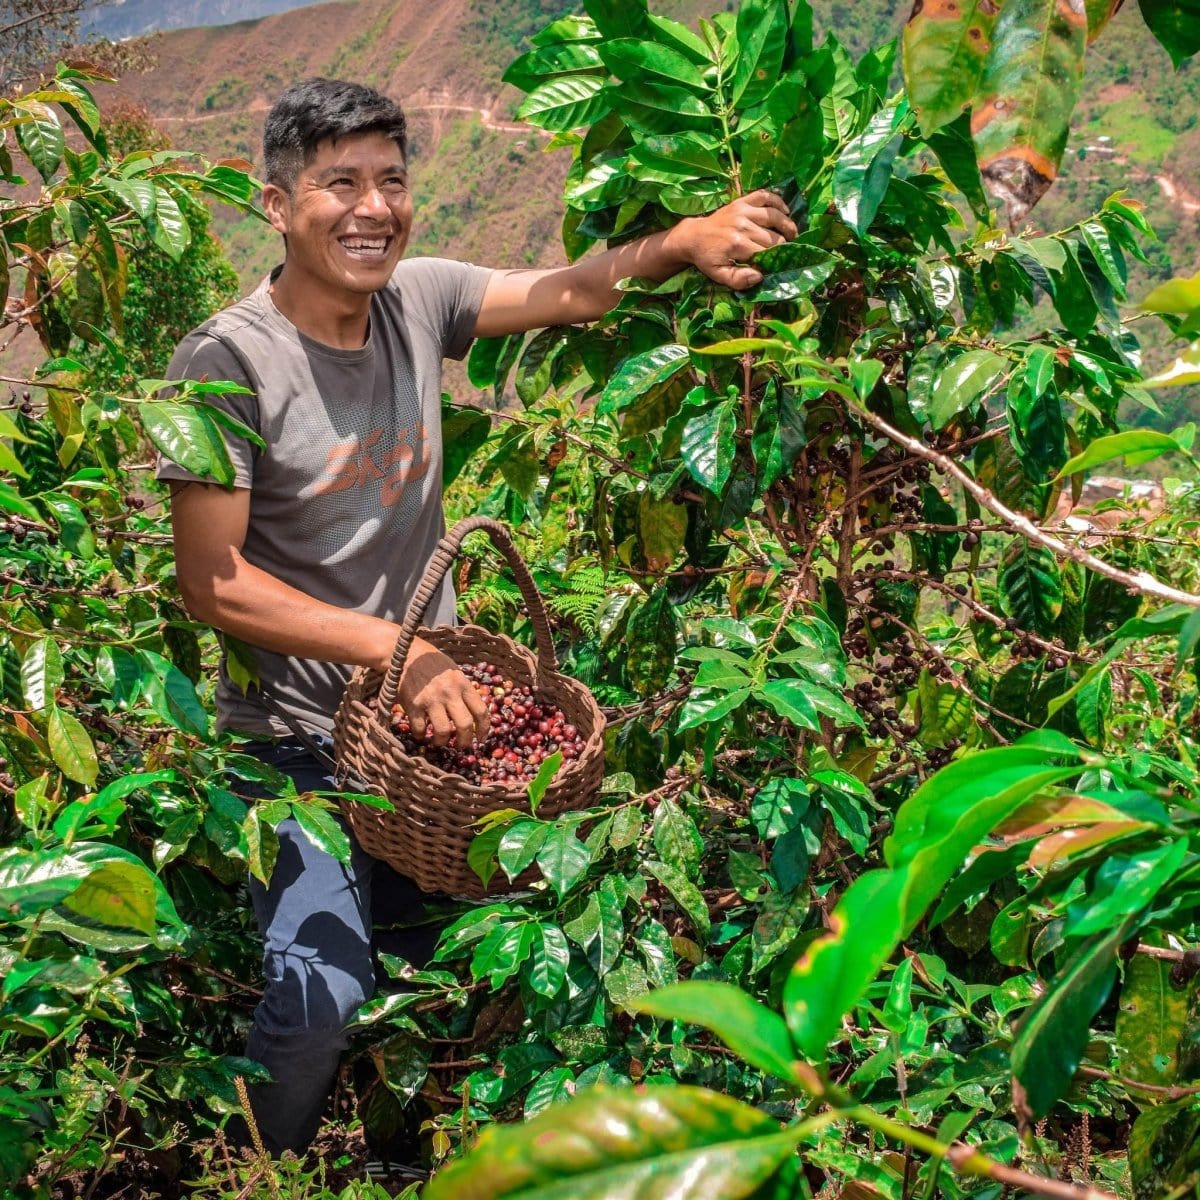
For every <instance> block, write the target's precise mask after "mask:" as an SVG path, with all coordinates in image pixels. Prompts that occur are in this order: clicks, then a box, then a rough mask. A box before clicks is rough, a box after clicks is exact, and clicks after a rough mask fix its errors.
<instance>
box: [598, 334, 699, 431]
mask: <svg viewBox="0 0 1200 1200" xmlns="http://www.w3.org/2000/svg"><path fill="white" fill-rule="evenodd" d="M690 361H691V358H690V355H689V353H688V348H687V347H686V346H679V345H674V344H670V345H664V346H656V347H655V348H654V349H653V350H647V351H645V352H643V353H641V354H636V355H634V356H633V357H632V358H627V359H626V360H625V361H624V362H623V363H622V364H621V366H620V368H619V369H618V370H617V372H616V374H615V375H613V377H612V378H611V379H610V380H609V381H608V383H607V384H605V386H604V391H603V392H601V394H600V399H599V401H598V402H597V404H596V412H597V413H598V414H599V415H600V416H605V415H607V414H609V413H614V412H619V411H620V410H621V409H623V408H627V407H628V406H629V405H630V404H632V403H633V402H634V401H635V400H636V399H638V398H639V397H640V396H644V395H646V393H647V392H649V391H650V390H651V389H652V388H655V387H657V386H659V385H660V384H663V383H666V382H668V381H669V380H670V379H672V378H673V377H674V376H675V375H677V374H678V373H679V372H680V371H682V370H683V369H684V367H686V366H688V365H689V363H690Z"/></svg>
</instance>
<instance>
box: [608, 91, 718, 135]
mask: <svg viewBox="0 0 1200 1200" xmlns="http://www.w3.org/2000/svg"><path fill="white" fill-rule="evenodd" d="M606 95H607V97H608V100H609V102H610V103H611V105H612V107H613V108H615V109H616V110H617V112H619V113H620V114H621V116H622V117H624V119H625V123H626V124H627V125H628V126H629V127H630V128H631V129H636V130H637V131H638V132H640V133H664V134H672V133H680V132H685V131H688V130H698V131H700V132H707V133H713V134H715V132H716V131H717V129H718V122H717V117H716V114H715V113H713V111H712V110H711V109H710V108H709V107H708V105H707V104H705V102H704V101H703V100H701V99H700V97H699V96H697V95H696V93H695V92H689V91H688V90H687V89H686V88H681V87H672V86H671V85H670V84H665V83H644V82H642V81H640V80H634V81H629V82H626V83H620V84H616V85H610V86H609V88H608V90H607V92H606Z"/></svg>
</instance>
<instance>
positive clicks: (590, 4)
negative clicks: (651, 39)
mask: <svg viewBox="0 0 1200 1200" xmlns="http://www.w3.org/2000/svg"><path fill="white" fill-rule="evenodd" d="M583 7H584V10H585V11H586V12H587V14H588V16H589V17H591V18H592V20H593V21H595V23H596V29H597V30H598V31H599V33H600V36H601V37H602V38H626V37H644V36H645V35H646V34H647V33H648V32H649V30H648V25H649V21H648V14H647V4H646V0H583ZM568 19H569V18H568Z"/></svg>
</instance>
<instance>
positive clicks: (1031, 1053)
mask: <svg viewBox="0 0 1200 1200" xmlns="http://www.w3.org/2000/svg"><path fill="white" fill-rule="evenodd" d="M1133 923H1134V918H1133V917H1128V918H1126V919H1125V920H1124V921H1122V922H1121V923H1120V924H1119V925H1115V926H1112V927H1111V928H1109V929H1107V930H1104V931H1102V932H1100V933H1097V934H1095V935H1094V936H1093V937H1091V938H1089V939H1088V940H1087V941H1085V942H1083V943H1082V944H1080V945H1079V946H1078V948H1077V949H1076V950H1075V952H1074V954H1073V955H1072V956H1071V958H1070V959H1068V961H1067V962H1066V964H1065V965H1064V966H1063V968H1062V969H1061V970H1060V971H1058V972H1057V973H1056V974H1055V976H1054V979H1053V980H1052V981H1051V982H1050V983H1049V985H1048V986H1047V987H1046V990H1045V991H1044V992H1043V993H1042V994H1041V995H1040V996H1039V997H1038V998H1037V999H1036V1000H1035V1001H1034V1003H1033V1005H1032V1006H1031V1007H1030V1009H1029V1010H1028V1012H1027V1013H1026V1014H1025V1016H1024V1017H1023V1018H1022V1020H1021V1024H1020V1025H1019V1026H1018V1027H1017V1033H1016V1037H1015V1038H1014V1039H1013V1047H1012V1067H1013V1074H1014V1075H1015V1076H1016V1078H1017V1079H1018V1080H1020V1082H1021V1085H1022V1086H1023V1087H1024V1088H1025V1094H1026V1098H1027V1100H1028V1103H1029V1107H1030V1110H1031V1111H1032V1112H1033V1115H1034V1117H1036V1118H1041V1117H1044V1116H1046V1115H1047V1114H1048V1113H1049V1112H1050V1109H1051V1108H1053V1107H1054V1103H1055V1101H1057V1100H1058V1099H1059V1097H1061V1096H1062V1095H1063V1094H1064V1093H1065V1092H1066V1090H1067V1088H1068V1087H1070V1085H1071V1080H1072V1079H1073V1078H1074V1077H1075V1072H1076V1070H1077V1069H1078V1067H1079V1063H1080V1061H1081V1060H1082V1059H1083V1052H1084V1051H1085V1050H1086V1049H1087V1045H1088V1042H1089V1041H1090V1040H1091V1036H1092V1035H1091V1022H1092V1018H1093V1017H1094V1016H1095V1015H1096V1013H1097V1012H1098V1011H1099V1009H1100V1006H1101V1005H1102V1004H1103V1003H1104V1001H1105V1000H1106V999H1107V998H1108V993H1109V991H1110V990H1111V989H1112V985H1113V981H1114V980H1115V979H1116V977H1117V951H1118V949H1119V948H1120V946H1121V943H1122V942H1124V941H1125V939H1126V937H1128V936H1129V931H1130V928H1131V927H1132V925H1133Z"/></svg>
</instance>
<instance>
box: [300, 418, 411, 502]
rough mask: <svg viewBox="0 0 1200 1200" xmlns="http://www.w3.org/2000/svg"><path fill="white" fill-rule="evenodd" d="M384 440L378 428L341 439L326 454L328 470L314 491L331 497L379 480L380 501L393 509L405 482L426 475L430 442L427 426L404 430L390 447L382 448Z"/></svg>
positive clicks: (315, 493)
mask: <svg viewBox="0 0 1200 1200" xmlns="http://www.w3.org/2000/svg"><path fill="white" fill-rule="evenodd" d="M382 441H383V430H382V429H376V430H373V431H372V432H371V433H368V434H367V435H366V437H361V438H357V437H355V438H349V439H347V440H346V441H344V442H339V443H338V444H337V445H336V446H334V447H333V449H332V450H330V451H329V453H328V454H327V455H326V456H325V472H324V473H323V474H322V476H321V478H320V479H318V480H317V482H316V484H315V485H314V487H313V494H314V495H316V496H329V495H332V494H333V493H334V492H345V491H349V490H350V489H351V488H356V487H367V486H369V485H371V484H374V483H375V482H377V481H378V482H379V485H380V487H379V502H380V504H381V505H383V507H384V508H391V506H392V505H393V504H395V503H397V502H398V501H399V499H400V497H401V496H402V495H403V493H404V488H405V485H406V484H408V483H412V482H414V481H415V480H418V479H421V478H423V477H424V475H425V473H426V472H427V471H428V470H429V443H428V442H426V440H425V427H424V425H418V426H417V427H416V428H415V429H401V430H400V431H399V432H398V433H397V435H396V440H395V442H393V444H392V446H391V448H390V449H387V450H384V449H381V448H380V442H382ZM418 456H419V457H418Z"/></svg>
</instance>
